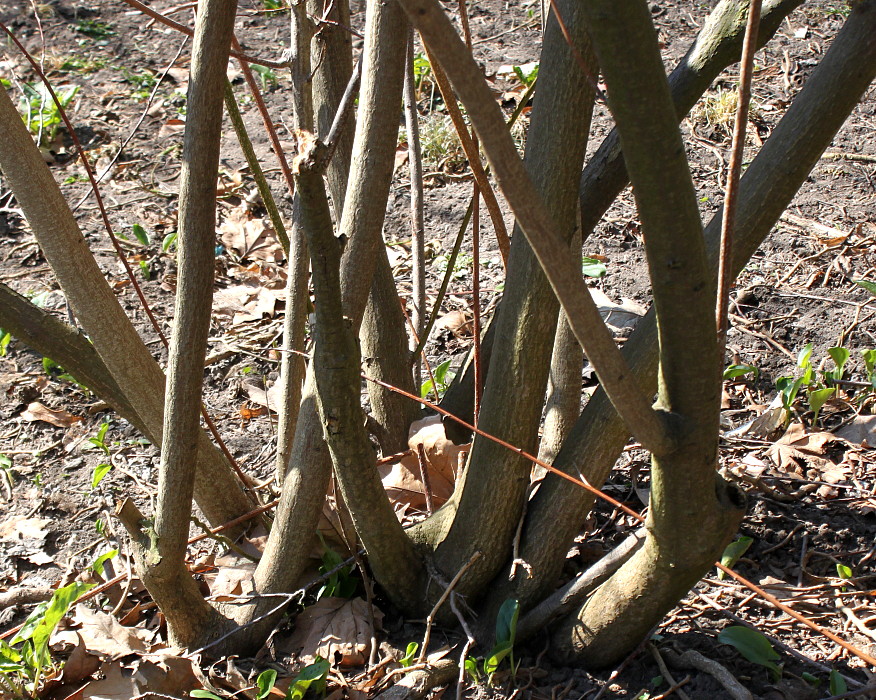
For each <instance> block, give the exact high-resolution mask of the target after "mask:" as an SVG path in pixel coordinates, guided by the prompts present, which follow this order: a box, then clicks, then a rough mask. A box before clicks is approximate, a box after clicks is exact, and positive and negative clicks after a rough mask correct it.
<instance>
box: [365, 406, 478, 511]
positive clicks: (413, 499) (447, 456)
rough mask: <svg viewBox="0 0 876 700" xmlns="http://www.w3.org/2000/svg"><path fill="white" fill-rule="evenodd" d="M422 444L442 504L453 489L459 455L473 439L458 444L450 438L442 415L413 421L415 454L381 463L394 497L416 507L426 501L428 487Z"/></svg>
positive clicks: (437, 499) (436, 499)
mask: <svg viewBox="0 0 876 700" xmlns="http://www.w3.org/2000/svg"><path fill="white" fill-rule="evenodd" d="M419 445H423V449H424V451H425V455H426V467H427V471H428V477H429V486H430V487H431V489H432V497H433V499H434V503H435V505H441V504H442V503H444V502H445V501H446V500H447V499H448V498H450V495H451V494H452V493H453V487H454V484H455V483H456V467H457V465H458V464H459V455H460V453H462V452H467V451H468V449H469V448H470V447H471V443H469V444H465V445H456V444H454V443H453V441H452V440H449V439H448V438H447V435H446V434H445V432H444V425H443V423H442V422H441V418H440V416H428V417H426V418H423V419H421V420H418V421H415V422H414V423H412V424H411V427H410V431H409V437H408V446H409V447H410V448H411V452H412V454H410V455H408V456H407V457H404V458H403V459H402V460H401V461H400V462H397V463H396V464H392V465H386V466H383V467H380V468H379V473H380V475H381V479H382V481H383V487H384V489H386V492H387V494H388V496H389V498H390V499H391V500H393V501H395V502H396V503H406V504H408V505H410V506H413V507H415V508H421V507H423V506H424V505H425V504H426V496H425V491H426V488H425V486H424V485H423V481H422V479H421V477H420V463H419V459H418V458H417V451H418V446H419Z"/></svg>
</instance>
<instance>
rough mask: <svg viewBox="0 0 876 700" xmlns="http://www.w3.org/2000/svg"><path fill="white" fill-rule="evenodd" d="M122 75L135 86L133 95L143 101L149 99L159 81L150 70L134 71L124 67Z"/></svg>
mask: <svg viewBox="0 0 876 700" xmlns="http://www.w3.org/2000/svg"><path fill="white" fill-rule="evenodd" d="M122 77H123V78H124V79H125V82H127V83H128V84H129V85H132V86H133V87H134V89H133V90H132V91H131V97H132V98H133V99H134V100H136V101H137V102H143V100H146V99H148V98H149V94H150V93H151V92H152V88H154V87H155V84H156V83H157V82H158V78H157V77H156V76H155V75H154V74H153V73H151V72H149V71H148V70H142V71H140V72H134V71H131V70H128V69H127V68H123V69H122Z"/></svg>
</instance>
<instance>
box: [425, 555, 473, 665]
mask: <svg viewBox="0 0 876 700" xmlns="http://www.w3.org/2000/svg"><path fill="white" fill-rule="evenodd" d="M480 557H481V553H480V552H475V553H474V554H472V555H471V559H469V560H468V561H467V562H466V563H465V564H463V565H462V567H461V568H460V569H459V571H457V572H456V576H454V577H453V580H451V581H450V583H448V584H447V587H446V588H445V589H444V593H442V594H441V597H440V598H439V599H438V602H436V603H435V605H434V606H433V608H432V611H431V612H430V613H429V616H428V617H427V618H426V632H425V634H424V635H423V647H422V648H421V649H420V658H419V659H417V661H418V662H419V663H423V662H424V661H425V660H426V653H427V652H426V650H427V649H428V648H429V640H430V639H431V637H432V624H433V622H434V620H435V615H437V614H438V611H439V610H440V609H441V606H442V605H444V601H446V600H447V597H448V596H449V595H450V594H451V593H452V592H453V589H454V587H455V586H456V584H457V583H459V580H460V579H461V578H462V576H463V574H465V572H466V571H468V570H469V568H471V566H472V564H474V563H475V562H476V561H477V560H478V559H480Z"/></svg>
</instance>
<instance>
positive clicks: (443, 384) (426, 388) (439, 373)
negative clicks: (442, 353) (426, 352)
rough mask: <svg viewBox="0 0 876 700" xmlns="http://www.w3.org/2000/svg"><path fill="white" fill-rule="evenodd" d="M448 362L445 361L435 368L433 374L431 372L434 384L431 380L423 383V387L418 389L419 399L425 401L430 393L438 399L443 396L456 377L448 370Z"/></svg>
mask: <svg viewBox="0 0 876 700" xmlns="http://www.w3.org/2000/svg"><path fill="white" fill-rule="evenodd" d="M450 362H451V361H450V360H445V361H444V362H442V363H441V364H440V365H438V366H437V367H436V368H435V370H434V372H432V374H433V375H434V376H435V382H434V383H433V382H432V380H431V379H427V380H426V381H425V382H423V385H422V386H421V387H420V398H421V399H425V398H426V397H427V396H428V395H429V394H430V393H431V392H432V391H435V393H436V394H437V395H438V398H439V399H440V398H441V397H442V396H444V392H445V391H447V387H448V386H450V382H452V381H453V378H454V377H455V376H456V372H452V371H451V370H450ZM436 385H437V387H436ZM436 389H437V390H436Z"/></svg>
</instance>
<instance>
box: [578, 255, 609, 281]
mask: <svg viewBox="0 0 876 700" xmlns="http://www.w3.org/2000/svg"><path fill="white" fill-rule="evenodd" d="M607 272H608V268H606V266H605V263H604V262H602V261H601V260H597V259H596V258H588V257H586V256H585V257H584V258H582V260H581V273H582V274H583V275H584V276H585V277H595V278H596V279H599V278H600V277H605V274H606V273H607Z"/></svg>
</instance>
